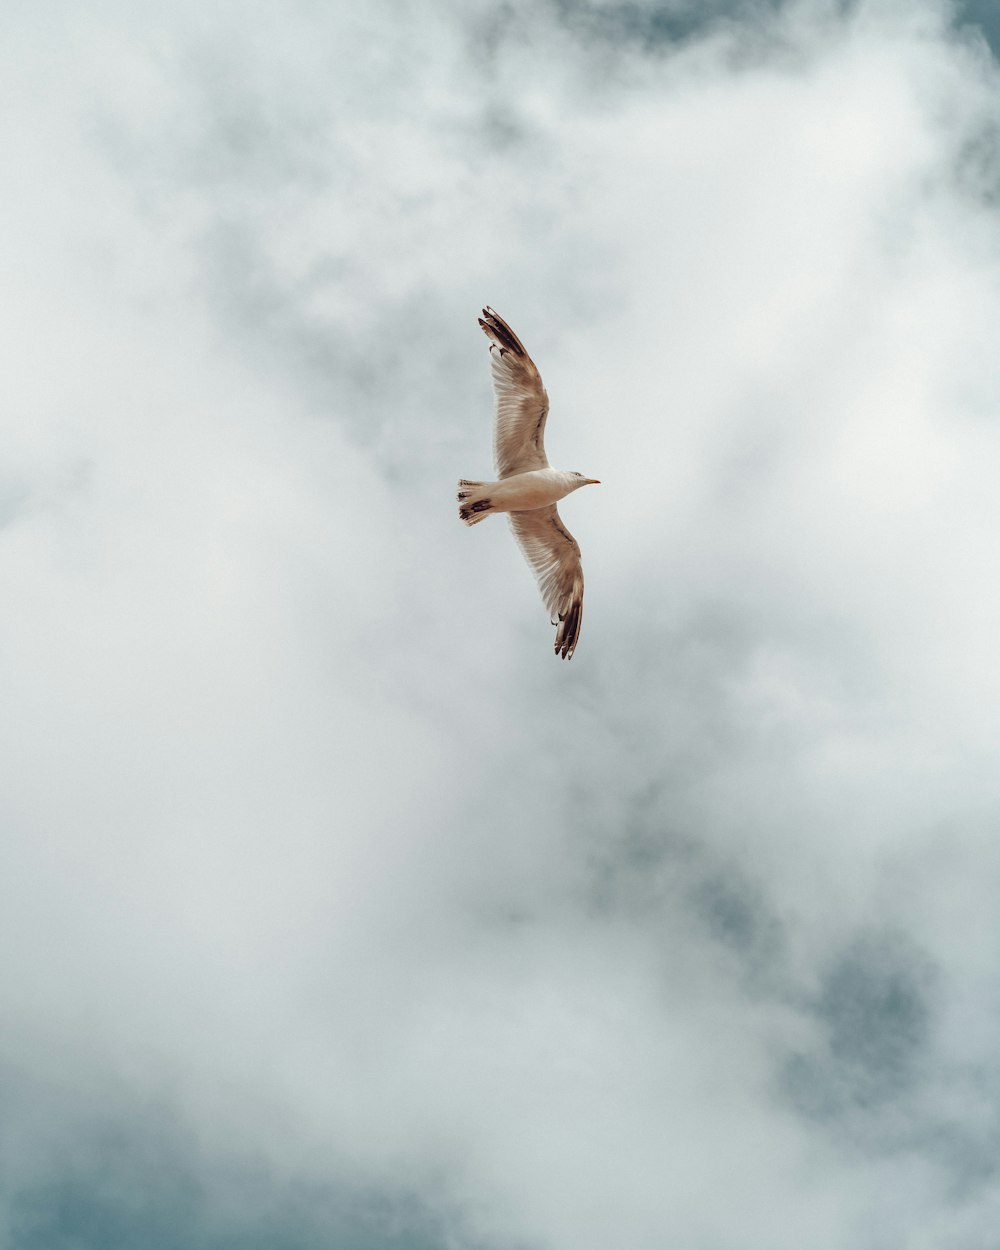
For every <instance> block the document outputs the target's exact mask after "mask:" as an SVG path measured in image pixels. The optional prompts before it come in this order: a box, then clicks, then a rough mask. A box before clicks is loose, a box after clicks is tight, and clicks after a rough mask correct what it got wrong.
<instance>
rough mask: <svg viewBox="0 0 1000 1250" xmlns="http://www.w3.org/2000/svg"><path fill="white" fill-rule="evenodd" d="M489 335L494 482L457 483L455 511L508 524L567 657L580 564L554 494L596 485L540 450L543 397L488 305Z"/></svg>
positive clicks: (469, 518) (575, 626)
mask: <svg viewBox="0 0 1000 1250" xmlns="http://www.w3.org/2000/svg"><path fill="white" fill-rule="evenodd" d="M479 324H480V325H481V326H482V328H483V333H484V334H485V335H486V337H487V338H488V339H489V340H490V367H491V369H492V372H493V392H494V395H495V396H496V411H495V414H494V423H493V460H494V463H495V465H496V471H497V478H498V480H497V481H495V482H474V481H470V480H469V479H468V478H462V479H461V481H460V482H459V483H458V503H459V509H458V515H459V517H460V518H461V519H462V520H463V521H464V522H465V524H466V525H478V524H479V522H480V521H482V520H484V519H485V518H486V517H488V516H490V515H492V514H493V513H494V512H506V513H507V520H508V521H509V523H510V528H511V529H512V530H513V532H514V537H515V538H516V539H517V545H518V546H519V547H520V548H521V552H522V554H523V555H524V558H525V559H526V560H527V561H528V564H529V565H530V566H531V571H532V572H533V573H534V575H535V579H536V581H537V582H538V589H539V590H540V591H541V593H542V600H543V601H544V603H545V606H546V608H548V610H549V616H550V617H551V620H552V624H553V625H555V626H557V629H556V655H561V656H562V658H563V659H564V660H569V659H572V657H573V652H574V651H575V650H576V644H577V641H578V639H579V637H580V621H581V619H582V617H583V566H582V565H581V563H580V548H579V547H578V546H577V542H576V539H575V538H574V537H573V535H572V534H571V533H570V532H569V530H568V529H567V528H566V527H565V525H563V523H562V521H561V520H560V518H559V513H558V511H557V509H556V503H557V501H558V500H560V499H563V498H565V496H566V495H569V494H571V493H572V492H573V491H575V490H579V488H580V487H581V486H599V485H600V482H599V481H598V479H597V478H595V477H584V476H583V474H582V473H565V472H563V471H561V470H560V469H553V468H552V467H551V466H550V465H549V462H548V458H547V457H546V455H545V444H544V442H543V441H542V440H543V436H544V434H545V418H546V417H547V416H548V415H549V397H548V395H546V393H545V387H544V386H543V385H542V378H541V374H539V372H538V370H537V368H536V367H535V362H534V361H533V360H532V359H531V357H530V356H529V355H528V353H527V352H526V351H525V350H524V344H523V343H522V342H521V340H520V339H519V338H518V337H517V335H516V334H515V333H514V331H513V330H512V329H511V328H510V326H509V325H508V324H507V322H506V321H504V319H503V318H502V317H500V316H498V315H497V314H496V313H495V312H494V311H493V309H492V308H484V309H483V315H482V316H481V317H480V318H479Z"/></svg>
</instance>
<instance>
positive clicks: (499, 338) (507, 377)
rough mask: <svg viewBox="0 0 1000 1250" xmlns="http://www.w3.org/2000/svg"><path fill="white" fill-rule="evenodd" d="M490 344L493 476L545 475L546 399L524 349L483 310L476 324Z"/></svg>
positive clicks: (490, 311) (503, 325) (501, 323)
mask: <svg viewBox="0 0 1000 1250" xmlns="http://www.w3.org/2000/svg"><path fill="white" fill-rule="evenodd" d="M479 324H480V325H481V326H482V327H483V332H484V333H485V334H486V336H487V338H488V339H489V340H490V366H491V368H492V370H493V393H494V394H495V395H496V415H495V418H494V425H493V459H494V461H495V462H496V467H497V476H498V477H501V478H504V477H510V476H511V475H512V474H514V473H527V472H529V471H530V470H531V469H547V468H548V466H549V462H548V460H547V459H546V458H545V444H544V442H543V438H544V434H545V418H546V417H547V416H548V415H549V397H548V395H546V394H545V387H544V386H542V379H541V376H540V374H539V372H538V370H537V369H536V368H535V362H534V361H533V360H532V359H531V357H530V356H529V355H528V353H527V352H526V351H525V350H524V344H523V343H522V342H521V340H520V339H519V338H518V337H517V335H516V334H515V333H514V331H513V330H512V329H511V328H510V326H509V325H508V324H507V322H506V321H504V319H503V318H502V317H498V316H497V314H496V313H495V312H494V311H493V309H492V308H484V309H483V315H482V316H481V317H480V318H479Z"/></svg>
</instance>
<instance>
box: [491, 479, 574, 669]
mask: <svg viewBox="0 0 1000 1250" xmlns="http://www.w3.org/2000/svg"><path fill="white" fill-rule="evenodd" d="M507 519H508V520H509V521H510V528H511V529H512V530H513V531H514V537H515V538H516V539H517V545H518V546H519V547H520V548H521V551H522V552H523V553H524V558H525V559H526V560H527V561H528V563H529V564H530V565H531V571H532V572H533V573H534V575H535V578H536V580H537V582H538V589H539V590H540V591H541V593H542V600H543V602H544V604H545V606H546V607H547V608H548V610H549V616H550V618H551V620H552V624H553V625H557V626H558V629H557V630H556V655H561V656H562V658H563V659H564V660H569V659H572V657H573V652H574V651H575V650H576V644H577V639H578V638H579V637H580V622H581V621H582V619H583V565H582V564H581V563H580V548H579V546H578V545H577V541H576V539H575V538H574V537H573V535H572V534H571V533H570V532H569V530H568V529H566V527H565V526H564V525H563V523H562V520H561V519H560V517H559V513H558V511H557V510H556V506H555V504H552V505H551V507H548V508H537V509H535V510H534V511H531V512H509V513H508V514H507Z"/></svg>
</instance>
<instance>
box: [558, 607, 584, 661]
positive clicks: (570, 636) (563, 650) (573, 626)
mask: <svg viewBox="0 0 1000 1250" xmlns="http://www.w3.org/2000/svg"><path fill="white" fill-rule="evenodd" d="M582 618H583V600H582V599H577V600H576V601H575V602H574V603H573V604H571V605H570V609H569V611H568V612H567V613H566V615H565V616H560V618H559V628H558V629H557V630H556V655H559V656H562V658H563V659H564V660H571V659H572V658H573V652H574V651H575V650H576V643H577V639H578V638H579V637H580V622H581V620H582Z"/></svg>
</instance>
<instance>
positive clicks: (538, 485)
mask: <svg viewBox="0 0 1000 1250" xmlns="http://www.w3.org/2000/svg"><path fill="white" fill-rule="evenodd" d="M571 489H572V487H571V486H569V485H568V484H567V482H566V479H565V478H564V477H563V475H562V474H561V473H556V472H554V471H553V470H552V469H534V470H532V472H530V473H515V474H513V475H512V476H511V477H505V478H504V479H503V480H502V481H500V482H498V483H497V488H496V489H495V490H494V491H493V492H492V494H493V503H494V507H495V508H497V509H498V511H504V512H529V511H531V510H532V509H534V508H547V507H548V506H549V504H553V503H556V502H558V500H560V499H562V498H564V497H565V496H566V495H568V494H569V493H570V490H571Z"/></svg>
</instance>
